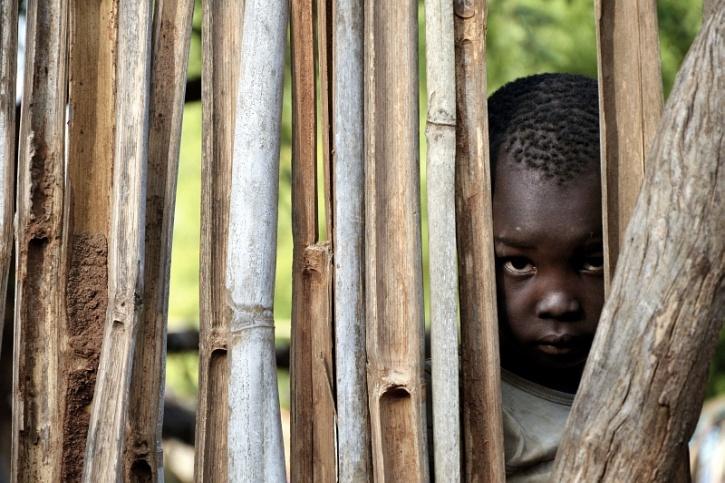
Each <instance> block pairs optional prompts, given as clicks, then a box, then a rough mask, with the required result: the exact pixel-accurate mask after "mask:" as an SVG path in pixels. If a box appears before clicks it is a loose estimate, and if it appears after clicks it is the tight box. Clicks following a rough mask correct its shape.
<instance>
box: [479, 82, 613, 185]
mask: <svg viewBox="0 0 725 483" xmlns="http://www.w3.org/2000/svg"><path fill="white" fill-rule="evenodd" d="M488 119H489V124H488V125H489V140H490V154H491V167H492V171H493V168H494V167H495V165H496V164H495V163H496V160H497V158H498V156H499V154H500V153H501V152H502V151H505V152H506V153H507V154H508V157H509V159H510V160H511V161H513V162H514V163H516V164H520V165H521V166H523V167H525V168H526V169H533V170H537V171H540V172H541V173H542V174H543V175H544V176H545V177H546V178H552V179H553V180H556V181H557V183H559V184H564V183H566V182H568V181H570V180H572V179H574V178H575V177H576V176H577V175H580V174H582V173H584V172H587V173H589V172H593V171H594V169H595V168H596V170H597V172H598V168H599V103H598V92H597V81H596V80H594V79H590V78H589V77H585V76H582V75H575V74H537V75H532V76H529V77H523V78H521V79H517V80H515V81H512V82H510V83H508V84H506V85H505V86H503V87H501V88H500V89H499V90H497V91H496V92H495V93H494V94H493V95H492V96H491V97H490V98H489V100H488Z"/></svg>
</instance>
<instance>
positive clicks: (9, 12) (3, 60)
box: [0, 2, 18, 353]
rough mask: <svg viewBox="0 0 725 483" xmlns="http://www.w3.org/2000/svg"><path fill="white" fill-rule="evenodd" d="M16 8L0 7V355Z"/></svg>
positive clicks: (11, 193) (9, 225) (9, 223)
mask: <svg viewBox="0 0 725 483" xmlns="http://www.w3.org/2000/svg"><path fill="white" fill-rule="evenodd" d="M17 51H18V4H17V2H2V4H0V353H1V352H2V346H3V344H2V342H3V328H4V322H5V294H6V293H7V284H8V274H9V272H10V260H11V255H12V252H13V232H14V230H13V216H14V215H15V159H16V158H15V122H16V120H15V75H16V74H15V71H16V69H15V68H16V64H17Z"/></svg>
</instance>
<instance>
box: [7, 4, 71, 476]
mask: <svg viewBox="0 0 725 483" xmlns="http://www.w3.org/2000/svg"><path fill="white" fill-rule="evenodd" d="M67 14H68V12H67V2H64V1H60V0H54V1H50V0H49V1H31V2H29V3H28V9H27V14H26V15H27V17H26V18H27V21H28V24H27V40H26V51H25V56H26V59H25V60H26V63H25V85H24V88H23V92H24V98H25V102H23V108H22V109H23V110H22V117H21V123H20V140H19V145H20V146H19V147H20V149H19V153H20V160H19V166H18V192H17V210H18V213H17V216H18V225H17V235H16V243H17V251H16V253H17V264H16V279H15V332H14V334H15V340H14V345H13V429H12V433H13V435H12V461H11V466H12V468H11V473H12V480H13V481H18V482H25V481H59V480H60V467H61V460H62V447H61V438H60V431H52V430H51V428H60V427H62V421H61V420H60V414H61V408H62V407H63V406H64V403H63V401H64V394H63V392H62V390H61V388H60V387H59V384H58V371H59V367H58V363H59V355H60V344H59V339H60V337H59V336H60V328H59V324H58V323H57V320H58V318H59V317H60V316H61V313H62V311H63V299H62V296H63V294H62V287H61V286H60V284H59V271H60V268H61V267H60V261H61V248H62V238H63V201H64V188H65V187H64V185H65V156H64V154H65V143H64V134H65V110H66V107H65V104H66V91H67V75H66V34H67V31H66V29H67ZM3 35H4V34H3ZM9 102H13V101H12V100H9Z"/></svg>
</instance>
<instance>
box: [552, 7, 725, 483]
mask: <svg viewBox="0 0 725 483" xmlns="http://www.w3.org/2000/svg"><path fill="white" fill-rule="evenodd" d="M724 3H725V2H722V1H721V2H719V7H718V9H717V12H716V13H714V14H713V16H712V17H711V18H710V19H709V20H708V21H706V22H705V24H704V26H703V29H702V31H701V32H700V34H699V36H698V38H697V39H696V40H695V42H694V44H693V46H692V48H691V49H690V52H689V54H688V56H687V58H686V59H685V62H684V64H683V66H682V69H681V72H680V74H679V75H678V77H677V80H676V82H675V87H674V89H673V91H672V95H671V96H670V99H669V102H668V105H667V107H666V109H665V112H664V116H663V119H662V123H661V125H660V127H659V130H658V132H657V136H656V137H655V141H654V144H653V146H652V150H651V151H650V154H649V156H648V160H647V161H648V162H647V166H648V170H647V175H646V178H645V182H644V185H643V189H642V193H641V194H640V197H639V200H638V202H637V205H636V208H635V211H634V214H633V217H632V221H631V222H630V224H629V227H628V228H627V232H626V243H625V244H624V247H623V248H624V249H623V251H622V253H621V255H620V259H619V268H618V269H617V274H616V276H615V278H614V281H613V285H612V293H611V295H610V297H609V300H608V301H607V304H606V306H605V308H604V311H603V313H602V318H601V322H600V326H599V330H598V332H597V336H596V339H595V341H594V346H593V347H592V351H591V353H590V356H589V361H588V363H587V367H586V370H585V374H584V377H583V379H582V383H581V388H580V390H579V393H578V394H577V399H576V402H575V404H574V408H573V409H572V413H571V416H570V418H569V421H568V423H567V430H566V433H565V435H564V438H563V441H562V443H561V446H560V448H559V453H558V455H559V456H558V461H557V465H556V469H555V474H554V478H553V481H612V482H615V481H663V482H664V481H670V480H671V479H672V478H673V475H675V473H676V471H677V465H679V464H680V461H681V459H680V458H681V451H682V446H683V445H685V444H686V443H687V441H688V440H689V438H690V436H691V434H692V431H693V429H694V426H695V423H696V421H697V418H698V414H699V412H700V407H701V404H702V399H703V393H704V388H705V380H706V377H707V372H708V365H709V361H710V359H711V357H712V355H713V351H714V350H715V346H716V344H717V340H718V337H717V334H718V333H719V330H720V328H721V326H722V324H723V320H724V319H725V286H724V285H723V269H724V268H725V237H723V233H725V203H724V202H723V201H724V200H723V197H724V195H725V188H724V185H723V177H722V173H723V160H724V158H723V156H724V155H725V145H724V144H725V143H724V139H725V138H724V133H723V128H724V126H725V114H724V113H725V102H723V100H724V99H725V98H724V97H723V92H725V67H724V66H725V28H724V27H723V26H725V8H723V5H724Z"/></svg>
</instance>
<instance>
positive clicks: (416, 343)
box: [365, 0, 428, 481]
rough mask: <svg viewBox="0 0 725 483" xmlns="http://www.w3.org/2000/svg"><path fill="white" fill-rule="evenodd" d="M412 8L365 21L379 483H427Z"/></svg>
mask: <svg viewBox="0 0 725 483" xmlns="http://www.w3.org/2000/svg"><path fill="white" fill-rule="evenodd" d="M417 7H418V2H417V1H415V0H408V1H405V2H388V1H380V0H377V1H371V2H368V3H367V4H366V11H365V30H366V32H365V37H366V42H365V92H366V104H365V107H366V110H365V113H366V114H365V140H366V170H365V183H366V186H365V188H366V189H365V205H366V209H365V222H366V226H365V232H366V243H365V259H366V281H367V283H366V299H367V305H366V309H367V310H366V316H367V326H366V329H367V334H366V337H367V354H368V397H369V401H370V402H369V404H370V426H371V432H372V457H373V471H374V479H375V480H376V481H427V480H428V453H427V451H426V439H427V438H426V422H425V386H424V384H423V356H424V354H423V352H424V342H423V341H424V323H423V322H424V321H423V273H422V262H421V238H420V237H421V235H420V196H419V186H418V184H419V179H420V178H419V170H418V55H417V54H418V49H417V43H418V15H417V11H418V8H417Z"/></svg>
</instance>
